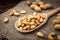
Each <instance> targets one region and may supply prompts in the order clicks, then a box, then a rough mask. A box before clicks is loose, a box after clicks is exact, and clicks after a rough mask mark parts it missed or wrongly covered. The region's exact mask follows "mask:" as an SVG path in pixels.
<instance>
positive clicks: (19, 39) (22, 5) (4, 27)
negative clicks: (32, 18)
mask: <svg viewBox="0 0 60 40" xmlns="http://www.w3.org/2000/svg"><path fill="white" fill-rule="evenodd" d="M42 1H43V2H45V3H51V4H52V5H53V6H54V8H53V9H55V8H57V7H60V0H42ZM13 5H15V4H13ZM11 9H15V10H17V11H18V12H20V11H21V10H26V11H27V14H22V15H21V16H24V15H28V14H29V13H32V12H34V10H32V9H31V8H30V7H29V6H28V5H27V4H26V1H21V2H19V3H18V4H16V5H15V6H13V7H12V4H11V6H9V7H7V8H0V29H1V31H0V32H1V34H2V37H3V38H7V39H8V40H48V39H47V36H48V34H49V33H50V32H52V31H54V32H56V33H57V34H60V31H56V30H55V29H54V28H53V25H52V20H53V19H54V18H55V17H56V14H55V15H53V16H51V17H50V18H49V19H48V21H47V23H46V24H45V25H43V26H42V27H41V28H39V29H37V30H35V31H33V32H31V33H27V34H24V33H20V32H18V31H17V30H16V29H15V21H16V20H17V19H18V18H19V17H20V16H18V17H16V16H9V12H10V11H11ZM53 9H49V10H42V12H45V13H47V12H50V11H51V10H53ZM4 17H7V18H9V22H8V23H3V22H2V19H3V18H4ZM39 31H40V32H42V33H43V34H44V35H45V38H39V37H37V36H36V33H37V32H39ZM7 39H5V40H7ZM56 40H57V39H56Z"/></svg>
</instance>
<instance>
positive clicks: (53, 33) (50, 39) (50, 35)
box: [48, 32, 56, 40]
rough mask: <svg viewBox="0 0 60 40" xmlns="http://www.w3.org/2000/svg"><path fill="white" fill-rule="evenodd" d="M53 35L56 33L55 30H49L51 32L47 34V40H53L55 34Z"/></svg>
mask: <svg viewBox="0 0 60 40" xmlns="http://www.w3.org/2000/svg"><path fill="white" fill-rule="evenodd" d="M55 35H56V33H55V32H51V33H49V35H48V39H49V40H54V37H53V36H55Z"/></svg>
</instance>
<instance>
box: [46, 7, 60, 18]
mask: <svg viewBox="0 0 60 40" xmlns="http://www.w3.org/2000/svg"><path fill="white" fill-rule="evenodd" d="M59 11H60V7H59V8H56V9H54V10H52V11H51V12H49V13H47V16H48V17H50V16H52V15H53V14H56V13H57V12H59Z"/></svg>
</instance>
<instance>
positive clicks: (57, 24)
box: [52, 13, 60, 30]
mask: <svg viewBox="0 0 60 40" xmlns="http://www.w3.org/2000/svg"><path fill="white" fill-rule="evenodd" d="M52 23H53V25H54V28H55V29H56V30H60V13H58V14H57V16H56V18H55V19H54V20H53V21H52Z"/></svg>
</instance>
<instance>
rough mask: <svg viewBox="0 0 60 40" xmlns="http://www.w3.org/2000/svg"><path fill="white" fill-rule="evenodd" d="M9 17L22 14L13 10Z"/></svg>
mask: <svg viewBox="0 0 60 40" xmlns="http://www.w3.org/2000/svg"><path fill="white" fill-rule="evenodd" d="M9 15H10V16H12V15H15V16H19V15H20V14H19V13H18V12H17V11H16V10H12V11H11V12H10V14H9Z"/></svg>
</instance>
